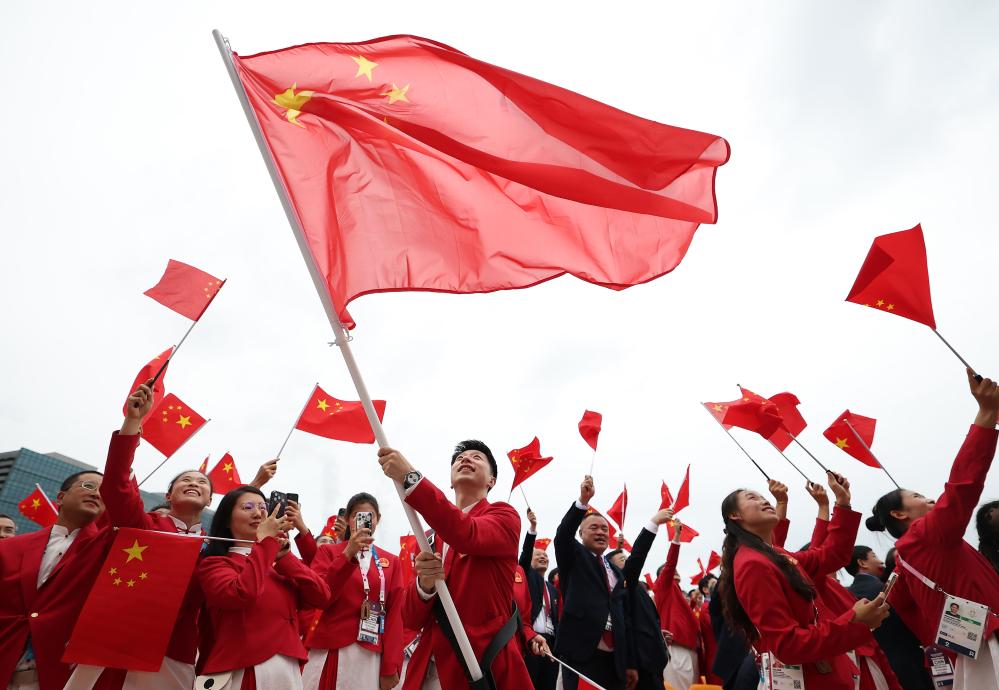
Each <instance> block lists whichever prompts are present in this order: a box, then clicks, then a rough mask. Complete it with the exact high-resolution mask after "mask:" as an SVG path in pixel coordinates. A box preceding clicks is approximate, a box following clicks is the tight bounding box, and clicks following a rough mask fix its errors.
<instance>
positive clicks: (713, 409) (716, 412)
mask: <svg viewBox="0 0 999 690" xmlns="http://www.w3.org/2000/svg"><path fill="white" fill-rule="evenodd" d="M737 402H739V401H738V400H733V401H732V402H724V403H722V402H706V403H701V404H702V405H704V409H705V410H707V411H708V412H710V413H711V416H712V417H714V418H715V419H717V420H718V423H719V424H721V425H722V426H724V427H725V428H726V429H731V428H732V425H731V424H726V423H725V412H726V411H727V410H728V406H729V405H734V404H735V403H737Z"/></svg>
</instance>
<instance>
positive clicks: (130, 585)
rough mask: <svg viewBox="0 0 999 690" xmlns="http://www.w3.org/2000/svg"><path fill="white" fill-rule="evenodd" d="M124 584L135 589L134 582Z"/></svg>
mask: <svg viewBox="0 0 999 690" xmlns="http://www.w3.org/2000/svg"><path fill="white" fill-rule="evenodd" d="M125 584H126V585H128V586H129V587H135V580H129V581H128V582H126V583H125Z"/></svg>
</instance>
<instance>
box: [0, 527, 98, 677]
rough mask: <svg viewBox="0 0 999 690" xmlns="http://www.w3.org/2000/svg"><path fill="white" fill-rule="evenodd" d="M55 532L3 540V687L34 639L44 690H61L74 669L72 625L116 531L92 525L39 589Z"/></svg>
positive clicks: (0, 665)
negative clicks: (66, 656) (67, 659)
mask: <svg viewBox="0 0 999 690" xmlns="http://www.w3.org/2000/svg"><path fill="white" fill-rule="evenodd" d="M50 532H51V529H44V530H39V531H38V532H32V533H31V534H25V535H22V536H20V537H12V538H10V539H4V540H2V541H0V593H2V594H0V687H3V688H5V687H7V685H8V684H9V683H10V679H11V677H12V676H13V674H14V669H15V667H16V666H17V662H18V660H19V659H20V658H21V655H22V654H23V653H24V645H25V642H26V641H27V639H28V635H29V634H30V636H31V646H32V648H33V649H34V651H35V665H36V667H37V668H38V681H39V685H40V687H41V690H61V688H62V687H63V686H64V685H65V684H66V681H67V680H68V679H69V675H70V673H71V671H72V669H71V668H70V666H69V664H64V663H62V661H61V659H62V654H63V651H64V650H65V648H66V644H67V643H68V642H69V637H70V634H71V633H72V632H73V626H74V625H75V624H76V619H77V617H78V616H79V614H80V609H81V608H83V603H84V602H85V601H86V599H87V595H88V594H90V588H91V586H92V585H93V583H94V579H95V578H96V577H97V573H98V571H99V570H100V568H101V565H102V564H103V563H104V559H105V557H107V554H108V550H109V549H110V548H111V543H112V542H113V541H114V531H113V530H111V529H108V528H106V527H98V526H97V525H96V524H95V523H91V524H89V525H87V526H86V527H83V528H81V529H80V533H79V534H77V535H76V539H74V540H73V544H72V545H71V546H70V547H69V550H68V551H67V552H66V553H65V554H64V555H63V557H62V559H60V561H59V563H57V564H56V566H55V568H54V569H53V570H52V573H51V575H49V578H48V579H47V580H46V581H45V582H44V583H42V586H41V587H38V569H39V568H40V567H41V564H42V555H43V554H44V553H45V547H46V546H48V543H49V533H50Z"/></svg>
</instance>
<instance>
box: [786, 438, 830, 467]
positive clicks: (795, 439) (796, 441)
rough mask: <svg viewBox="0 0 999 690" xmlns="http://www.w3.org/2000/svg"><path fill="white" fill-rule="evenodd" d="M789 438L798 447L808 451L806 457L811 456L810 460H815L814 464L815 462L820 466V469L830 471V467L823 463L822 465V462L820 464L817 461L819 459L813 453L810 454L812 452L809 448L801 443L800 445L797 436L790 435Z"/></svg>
mask: <svg viewBox="0 0 999 690" xmlns="http://www.w3.org/2000/svg"><path fill="white" fill-rule="evenodd" d="M791 440H792V441H794V442H795V443H797V444H798V447H799V448H801V449H802V450H803V451H805V452H806V453H808V457H810V458H811V459H812V460H814V461H815V464H816V465H818V466H819V467H821V468H822V470H823V471H824V472H830V473H831V470H830V469H829V468H828V467H826V466H825V465H823V464H822V463H821V462H820V461H819V459H818V458H817V457H815V456H814V455H812V453H811V451H810V450H808V449H807V448H805V447H804V446H803V445H801V441H799V440H798V439H797V438H795V437H794V436H792V437H791Z"/></svg>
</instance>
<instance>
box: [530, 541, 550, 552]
mask: <svg viewBox="0 0 999 690" xmlns="http://www.w3.org/2000/svg"><path fill="white" fill-rule="evenodd" d="M551 543H552V540H551V539H547V538H545V539H535V540H534V548H536V549H541V550H542V551H547V550H548V545H549V544H551Z"/></svg>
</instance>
